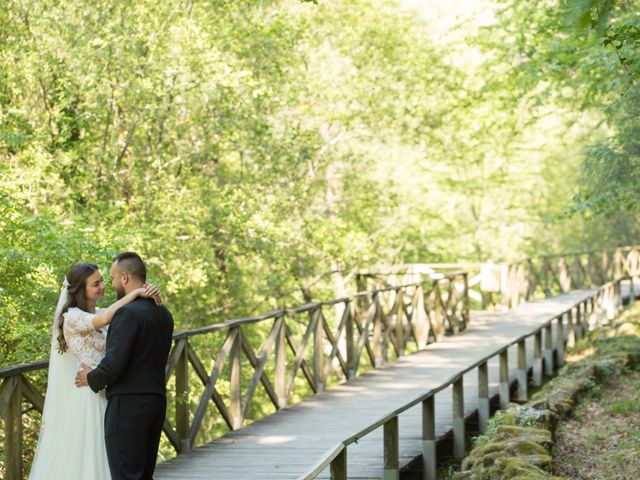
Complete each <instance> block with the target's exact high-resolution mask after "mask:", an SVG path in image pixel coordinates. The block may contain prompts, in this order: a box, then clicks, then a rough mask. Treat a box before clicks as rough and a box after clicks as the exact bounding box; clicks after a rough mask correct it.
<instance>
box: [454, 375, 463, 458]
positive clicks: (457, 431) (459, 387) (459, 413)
mask: <svg viewBox="0 0 640 480" xmlns="http://www.w3.org/2000/svg"><path fill="white" fill-rule="evenodd" d="M453 457H454V458H455V459H456V460H461V459H462V458H463V457H464V384H463V377H462V375H460V377H459V378H458V379H457V380H456V381H455V382H453Z"/></svg>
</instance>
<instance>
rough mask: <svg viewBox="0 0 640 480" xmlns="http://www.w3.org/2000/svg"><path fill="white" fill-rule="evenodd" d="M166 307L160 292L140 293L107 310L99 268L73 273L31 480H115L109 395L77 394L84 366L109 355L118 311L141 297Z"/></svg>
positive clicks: (60, 308)
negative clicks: (107, 434)
mask: <svg viewBox="0 0 640 480" xmlns="http://www.w3.org/2000/svg"><path fill="white" fill-rule="evenodd" d="M139 296H141V297H146V298H153V299H154V300H155V301H156V303H160V302H161V300H160V295H159V290H158V289H157V287H155V286H153V285H149V286H146V287H142V288H139V289H137V290H134V291H133V292H131V293H129V294H128V295H126V296H125V297H123V298H121V299H120V300H118V301H117V302H115V303H114V304H112V305H111V306H109V307H108V308H106V309H96V303H97V301H98V300H99V299H101V298H103V297H104V280H103V279H102V274H101V273H100V270H99V269H98V267H97V265H94V264H91V263H78V264H76V265H74V266H73V267H71V269H70V270H69V273H68V274H67V277H66V279H65V283H64V286H63V289H62V292H61V293H60V298H59V300H58V305H57V308H56V313H55V316H54V320H53V331H52V334H51V355H50V357H49V374H48V385H47V394H46V397H45V402H44V410H43V413H42V427H41V429H40V437H39V439H38V447H37V449H36V454H35V457H34V459H33V464H32V466H31V473H30V474H29V479H30V480H41V479H42V480H45V479H46V480H58V479H60V480H84V479H91V480H110V479H111V474H110V473H109V464H108V462H107V453H106V450H105V444H104V411H105V408H106V406H107V399H106V398H105V395H104V391H102V392H100V393H99V394H95V393H93V391H92V390H91V389H89V388H76V387H75V385H74V379H75V375H76V372H77V371H78V370H79V366H80V364H81V363H84V364H86V365H88V366H90V367H96V366H97V365H98V364H99V363H100V361H101V360H102V358H103V357H104V354H105V344H106V332H105V330H106V328H105V327H107V325H108V324H109V323H110V322H111V319H112V318H113V315H114V314H115V313H116V311H117V310H118V309H119V308H120V307H122V306H123V305H126V304H127V303H129V302H131V301H133V300H135V299H136V298H137V297H139Z"/></svg>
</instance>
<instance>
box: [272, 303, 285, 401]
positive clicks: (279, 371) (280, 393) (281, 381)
mask: <svg viewBox="0 0 640 480" xmlns="http://www.w3.org/2000/svg"><path fill="white" fill-rule="evenodd" d="M277 322H278V319H276V324H277ZM286 322H287V317H286V313H283V314H282V317H280V327H279V328H278V331H277V332H276V338H275V344H276V345H275V349H276V358H275V362H276V371H275V391H276V396H277V398H278V408H279V409H280V408H285V407H286V406H287V350H286V344H285V341H286V331H287V323H286Z"/></svg>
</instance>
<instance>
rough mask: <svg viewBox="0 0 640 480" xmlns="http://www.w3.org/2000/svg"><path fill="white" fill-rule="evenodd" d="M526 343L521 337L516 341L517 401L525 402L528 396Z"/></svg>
mask: <svg viewBox="0 0 640 480" xmlns="http://www.w3.org/2000/svg"><path fill="white" fill-rule="evenodd" d="M528 380H529V379H528V375H527V344H526V340H525V339H522V340H520V341H519V342H518V401H519V402H526V401H527V397H528V390H527V384H528Z"/></svg>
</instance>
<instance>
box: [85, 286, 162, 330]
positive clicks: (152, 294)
mask: <svg viewBox="0 0 640 480" xmlns="http://www.w3.org/2000/svg"><path fill="white" fill-rule="evenodd" d="M138 297H144V298H154V299H155V298H160V290H159V289H158V287H156V286H155V285H145V286H144V287H140V288H136V289H135V290H132V291H131V292H129V293H128V294H127V295H125V296H124V297H122V298H121V299H120V300H118V301H117V302H115V303H112V304H111V305H109V307H108V308H105V309H104V310H101V311H100V312H99V313H97V314H96V315H95V316H94V317H93V320H92V322H93V327H94V328H95V329H96V330H98V329H100V328H102V327H104V326H105V325H108V324H109V323H111V320H112V319H113V316H114V315H115V313H116V312H117V311H118V309H119V308H120V307H124V306H125V305H126V304H127V303H131V302H133V301H134V300H135V299H136V298H138ZM156 303H158V301H157V300H156Z"/></svg>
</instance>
